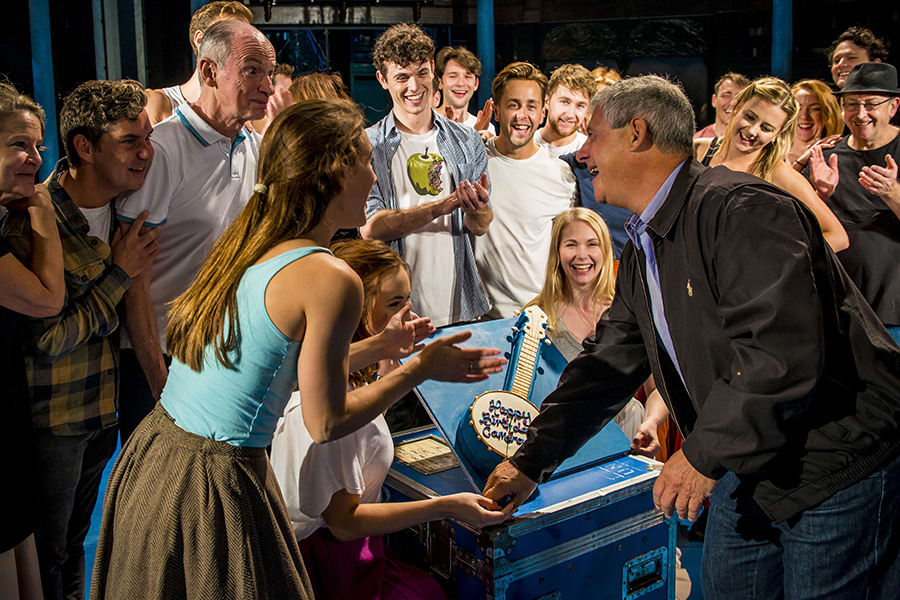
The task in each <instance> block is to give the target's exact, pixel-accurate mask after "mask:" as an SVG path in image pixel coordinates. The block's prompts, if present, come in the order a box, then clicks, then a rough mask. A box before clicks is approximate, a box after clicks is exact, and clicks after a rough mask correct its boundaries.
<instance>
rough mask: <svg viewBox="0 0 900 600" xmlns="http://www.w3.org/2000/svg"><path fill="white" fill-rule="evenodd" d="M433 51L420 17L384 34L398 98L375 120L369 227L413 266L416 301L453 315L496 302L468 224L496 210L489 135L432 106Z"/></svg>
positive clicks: (389, 83)
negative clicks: (487, 142)
mask: <svg viewBox="0 0 900 600" xmlns="http://www.w3.org/2000/svg"><path fill="white" fill-rule="evenodd" d="M433 56H434V43H433V42H432V41H431V38H429V37H428V36H427V35H426V34H425V32H424V31H422V29H420V28H419V27H417V26H416V25H409V24H400V25H394V26H393V27H390V28H389V29H388V30H387V31H385V32H384V33H383V34H382V35H381V36H380V37H379V38H378V40H377V41H376V42H375V48H374V50H373V52H372V59H373V63H374V65H375V69H376V73H375V76H376V78H377V79H378V82H379V83H380V84H381V87H383V88H384V89H385V90H387V91H388V92H389V93H390V95H391V100H392V102H393V108H392V109H391V112H390V113H388V115H387V116H386V117H385V118H383V119H382V120H381V121H379V122H378V123H376V124H375V125H373V126H371V127H369V128H368V129H366V133H367V134H368V136H369V141H370V142H371V143H372V165H373V167H374V168H375V174H376V175H377V176H378V181H376V182H375V185H373V186H372V191H371V193H370V195H369V203H368V205H367V206H366V216H367V217H368V221H367V223H366V224H365V225H364V226H363V227H362V228H360V233H361V234H362V236H363V237H364V238H366V239H380V240H384V241H386V242H390V243H391V245H392V246H393V248H394V249H395V250H397V251H398V252H399V253H400V255H401V256H403V258H404V259H405V260H406V261H407V262H408V263H409V266H410V267H411V270H412V274H413V281H412V290H413V292H412V298H411V301H412V304H413V310H414V311H416V312H417V313H419V314H421V315H423V316H428V317H431V320H432V322H433V323H434V324H435V325H446V324H448V323H453V322H456V321H467V320H472V319H477V318H478V317H480V316H481V315H483V314H485V313H486V312H487V311H488V309H489V308H490V304H489V303H488V300H487V296H486V294H485V291H484V287H483V286H482V284H481V280H480V279H479V277H478V272H477V270H476V269H475V253H474V251H473V248H472V243H471V241H470V235H469V234H474V235H476V236H480V235H484V233H485V232H487V230H488V226H489V225H490V222H491V219H493V213H492V212H491V208H490V205H489V204H488V201H489V195H488V194H489V192H488V190H489V186H488V177H487V154H486V153H485V150H484V144H483V143H482V141H481V137H480V136H479V135H478V134H477V133H476V132H475V131H474V130H473V129H471V128H469V127H465V126H464V125H462V124H460V123H456V122H454V121H451V120H450V119H447V118H446V117H442V116H440V115H439V114H437V113H436V112H434V110H432V106H431V98H432V92H433V85H434V61H433V60H432V57H433Z"/></svg>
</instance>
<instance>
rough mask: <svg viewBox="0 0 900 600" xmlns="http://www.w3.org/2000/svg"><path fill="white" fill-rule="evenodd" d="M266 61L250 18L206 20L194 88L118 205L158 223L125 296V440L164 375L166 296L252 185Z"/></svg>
mask: <svg viewBox="0 0 900 600" xmlns="http://www.w3.org/2000/svg"><path fill="white" fill-rule="evenodd" d="M274 68H275V50H274V48H273V47H272V44H271V43H269V40H267V39H266V37H265V36H264V35H263V34H262V33H261V32H260V31H259V30H257V29H256V28H255V27H253V26H252V25H249V24H247V23H245V22H243V21H239V20H235V19H227V20H224V21H218V22H216V23H214V24H212V25H210V26H209V27H208V28H207V29H206V31H205V33H204V35H203V40H202V41H201V43H200V58H199V63H198V68H197V70H198V73H199V75H200V81H201V84H202V87H201V90H200V97H199V98H198V100H197V102H196V103H185V104H181V105H180V106H178V107H177V108H175V110H174V114H173V115H172V116H171V117H169V118H168V119H165V120H164V121H162V122H160V123H159V124H158V125H157V126H156V128H155V129H154V130H153V138H152V142H153V147H154V149H155V150H156V159H155V160H154V161H153V166H152V167H151V168H150V171H149V173H148V174H147V182H146V184H145V185H144V187H143V188H141V189H140V190H139V191H137V192H135V193H134V194H132V195H131V196H129V197H126V198H124V199H123V200H122V201H121V202H120V203H119V205H118V206H117V210H118V218H119V220H121V221H124V222H125V223H129V222H132V221H133V220H134V219H135V218H137V216H138V215H139V214H140V213H141V212H142V211H147V212H148V213H149V215H148V216H147V219H146V222H145V223H144V226H145V227H154V228H158V232H159V235H158V239H159V254H158V255H157V257H156V260H155V261H154V263H153V268H152V273H151V271H150V269H148V270H147V271H146V272H145V274H144V275H143V276H141V277H138V278H137V279H136V280H135V282H134V284H133V285H132V286H131V289H130V290H129V291H128V294H127V295H126V296H125V331H126V333H127V337H126V336H123V340H122V346H123V350H122V381H121V389H122V395H121V396H122V402H121V407H120V412H119V426H120V431H121V436H122V443H123V445H124V443H125V440H127V439H128V436H129V435H130V434H131V432H132V431H134V429H135V427H137V425H138V423H140V421H141V419H143V418H144V417H145V416H146V415H147V414H148V413H149V412H150V411H151V410H152V409H153V406H154V404H155V403H156V400H157V399H158V398H159V395H160V393H161V392H162V388H163V385H164V384H165V382H166V378H167V376H168V368H167V365H168V362H169V359H168V357H167V355H166V345H165V330H166V323H167V320H166V310H167V308H168V304H169V302H171V301H172V300H174V299H175V298H176V297H177V296H179V295H180V294H181V293H182V292H184V290H185V289H186V288H187V286H188V284H189V283H190V282H191V280H192V279H193V278H194V276H195V275H196V274H197V271H198V270H199V269H200V266H201V265H202V264H203V260H204V259H205V258H206V255H207V254H208V253H209V251H210V249H211V248H212V245H213V243H214V242H215V241H216V239H218V237H219V236H220V235H221V234H222V233H223V232H224V230H225V228H226V227H228V225H229V224H231V222H232V221H233V220H234V219H235V217H237V215H238V214H239V213H240V211H241V209H242V208H243V207H244V204H246V202H247V200H248V199H249V198H250V196H251V195H252V193H253V186H254V184H255V183H256V164H257V160H258V158H259V142H260V136H259V134H257V133H256V132H254V131H252V130H251V129H250V128H249V127H247V126H246V125H245V124H246V123H247V122H248V121H253V120H256V119H260V118H262V117H263V116H265V115H266V106H267V102H268V99H269V96H271V95H272V94H273V93H274V87H273V85H272V75H273V72H274ZM272 116H273V118H274V115H272Z"/></svg>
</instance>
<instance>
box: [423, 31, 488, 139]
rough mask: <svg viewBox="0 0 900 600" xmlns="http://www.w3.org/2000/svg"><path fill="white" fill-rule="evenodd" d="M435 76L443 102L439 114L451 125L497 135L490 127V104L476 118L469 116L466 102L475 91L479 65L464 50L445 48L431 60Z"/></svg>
mask: <svg viewBox="0 0 900 600" xmlns="http://www.w3.org/2000/svg"><path fill="white" fill-rule="evenodd" d="M434 68H435V75H436V76H437V78H438V79H439V80H440V83H441V86H440V87H441V91H442V92H443V99H442V102H441V105H440V106H439V107H438V109H437V110H438V113H439V114H441V115H443V116H445V117H447V118H448V119H450V120H451V121H456V122H457V123H462V124H463V125H467V126H469V127H472V128H473V129H475V130H476V131H477V130H485V129H486V130H487V131H488V132H489V133H490V134H491V136H492V137H493V136H495V135H497V131H496V129H494V126H493V125H492V124H491V117H490V115H487V116H485V114H484V113H485V111H488V112H490V111H491V106H492V105H491V101H490V100H488V101H487V103H485V105H484V108H483V109H482V110H480V111H478V114H477V115H473V114H472V113H470V112H469V102H470V101H471V100H472V95H473V94H474V93H475V91H476V90H477V89H478V82H479V78H480V77H481V61H480V60H478V57H477V56H475V55H474V54H473V53H472V52H471V51H470V50H468V49H467V48H464V47H463V46H457V47H455V48H454V47H453V46H445V47H444V48H441V50H440V52H438V53H437V56H436V57H435V59H434Z"/></svg>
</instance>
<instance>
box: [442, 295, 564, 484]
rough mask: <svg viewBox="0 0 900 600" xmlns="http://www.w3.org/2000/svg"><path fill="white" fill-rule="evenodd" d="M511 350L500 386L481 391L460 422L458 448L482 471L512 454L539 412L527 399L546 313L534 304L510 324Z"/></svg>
mask: <svg viewBox="0 0 900 600" xmlns="http://www.w3.org/2000/svg"><path fill="white" fill-rule="evenodd" d="M512 330H513V333H514V338H513V352H512V356H511V357H510V361H509V370H508V371H507V373H506V381H505V382H504V385H503V388H504V389H502V390H494V391H490V392H484V393H483V394H481V395H479V396H477V397H476V398H475V401H474V402H472V405H471V406H470V407H469V410H468V414H467V415H466V416H467V417H468V419H466V418H464V419H463V423H461V424H460V432H459V433H460V435H459V441H460V442H461V444H460V446H461V450H462V451H463V452H465V454H466V456H468V458H469V459H470V460H471V461H472V462H473V463H474V464H475V466H476V467H477V468H479V469H481V470H482V471H483V472H485V473H489V472H491V471H492V470H493V469H494V467H495V466H497V464H499V463H500V461H501V460H503V459H505V458H508V457H510V456H512V455H513V454H515V452H516V450H518V448H519V446H521V445H522V443H523V442H524V441H525V432H526V431H528V426H529V425H530V424H531V420H532V419H533V418H534V417H536V416H537V414H538V412H540V411H539V410H538V408H537V406H535V405H534V404H533V403H531V402H529V400H528V397H529V395H530V394H531V388H532V384H533V383H534V378H535V366H536V365H537V363H538V358H539V357H540V354H541V347H542V346H543V345H544V342H546V343H549V340H548V339H547V315H546V314H544V311H542V310H541V309H540V308H539V307H537V306H534V305H532V306H529V307H527V308H525V309H524V310H523V311H522V314H521V315H520V316H519V320H518V321H516V325H515V326H514V327H513V328H512Z"/></svg>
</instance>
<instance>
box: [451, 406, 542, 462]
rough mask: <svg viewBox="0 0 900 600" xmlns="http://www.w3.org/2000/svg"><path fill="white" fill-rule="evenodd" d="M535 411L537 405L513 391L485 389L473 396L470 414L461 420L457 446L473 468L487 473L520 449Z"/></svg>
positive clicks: (535, 414)
mask: <svg viewBox="0 0 900 600" xmlns="http://www.w3.org/2000/svg"><path fill="white" fill-rule="evenodd" d="M538 412H540V411H539V410H538V407H536V406H535V405H534V404H532V403H531V402H529V401H528V400H525V399H524V398H520V397H519V396H517V395H515V394H513V393H512V392H506V391H502V390H498V391H491V392H485V393H484V394H481V395H480V396H478V397H477V398H475V401H474V402H472V405H471V406H470V407H469V411H468V415H467V416H468V417H469V418H468V419H463V422H462V423H461V427H460V431H459V435H458V438H457V440H458V444H459V446H460V450H461V451H463V452H465V454H466V456H467V457H468V458H469V460H470V461H472V463H473V464H474V465H475V467H476V468H478V469H479V470H481V471H482V472H483V473H490V472H491V471H492V470H493V469H494V467H496V466H497V465H498V464H499V463H500V461H502V460H503V459H505V458H509V457H510V456H512V455H513V454H515V452H516V450H518V449H519V446H521V445H522V443H523V442H524V441H525V434H526V432H527V431H528V426H529V425H531V420H532V419H533V418H534V417H536V416H537V414H538Z"/></svg>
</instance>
